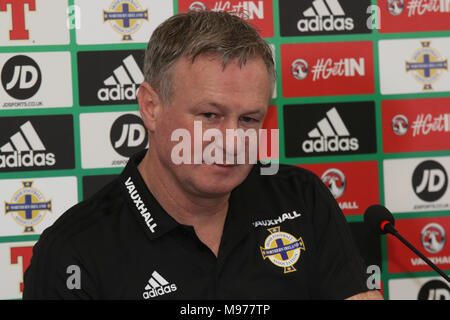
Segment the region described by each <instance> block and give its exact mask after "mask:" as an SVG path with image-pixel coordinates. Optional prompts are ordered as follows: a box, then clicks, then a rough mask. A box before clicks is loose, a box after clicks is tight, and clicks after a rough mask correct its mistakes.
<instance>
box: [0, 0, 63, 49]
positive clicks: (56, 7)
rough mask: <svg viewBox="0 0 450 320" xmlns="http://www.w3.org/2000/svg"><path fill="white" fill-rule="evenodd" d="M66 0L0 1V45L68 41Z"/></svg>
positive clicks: (47, 43)
mask: <svg viewBox="0 0 450 320" xmlns="http://www.w3.org/2000/svg"><path fill="white" fill-rule="evenodd" d="M67 20H68V1H67V0H66V1H64V0H58V1H55V0H27V1H16V0H2V1H0V26H2V27H1V29H0V46H29V45H54V44H69V43H70V33H69V31H70V30H69V27H68V26H67Z"/></svg>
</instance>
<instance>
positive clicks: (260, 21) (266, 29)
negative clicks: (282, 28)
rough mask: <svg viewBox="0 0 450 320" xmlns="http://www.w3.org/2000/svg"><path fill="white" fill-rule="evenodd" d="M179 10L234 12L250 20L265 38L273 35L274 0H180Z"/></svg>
mask: <svg viewBox="0 0 450 320" xmlns="http://www.w3.org/2000/svg"><path fill="white" fill-rule="evenodd" d="M178 10H179V12H185V11H189V10H211V11H226V12H234V13H236V14H237V15H239V16H240V17H242V18H244V19H246V20H248V21H249V22H250V23H251V24H252V25H254V26H255V27H256V29H258V30H259V34H260V35H261V37H263V38H271V37H273V4H272V0H262V1H261V0H259V1H256V0H252V1H238V0H228V1H218V0H202V1H193V0H178Z"/></svg>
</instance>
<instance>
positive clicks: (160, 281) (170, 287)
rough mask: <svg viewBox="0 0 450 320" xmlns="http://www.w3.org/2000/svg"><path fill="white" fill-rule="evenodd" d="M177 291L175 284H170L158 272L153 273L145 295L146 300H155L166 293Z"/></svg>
mask: <svg viewBox="0 0 450 320" xmlns="http://www.w3.org/2000/svg"><path fill="white" fill-rule="evenodd" d="M174 291H177V286H176V285H175V284H169V282H167V280H166V279H164V278H163V277H162V276H161V275H160V274H159V273H158V272H156V271H153V273H152V276H151V277H150V279H149V280H148V284H147V285H146V286H145V291H144V293H143V297H144V299H150V298H155V297H158V296H162V295H164V294H166V293H171V292H174Z"/></svg>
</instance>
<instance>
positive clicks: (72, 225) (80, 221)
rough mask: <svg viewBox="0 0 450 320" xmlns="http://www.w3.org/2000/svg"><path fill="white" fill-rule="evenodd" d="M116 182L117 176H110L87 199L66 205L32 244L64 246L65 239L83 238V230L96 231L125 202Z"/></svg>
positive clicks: (78, 239) (84, 236)
mask: <svg viewBox="0 0 450 320" xmlns="http://www.w3.org/2000/svg"><path fill="white" fill-rule="evenodd" d="M118 183H119V182H118V179H115V180H113V181H112V182H110V183H109V184H107V185H106V186H105V187H104V188H102V189H101V190H100V191H98V192H97V193H96V194H94V195H93V196H92V197H90V198H89V199H86V200H84V201H82V202H80V203H78V204H76V205H74V206H73V207H71V208H70V209H68V210H67V211H66V212H65V213H63V214H62V215H61V217H59V219H58V220H56V221H55V223H53V225H52V226H50V227H49V228H47V229H46V230H45V231H44V232H43V233H42V235H41V236H40V237H39V241H38V243H37V244H36V248H37V249H39V248H40V247H42V246H47V247H48V246H53V247H55V246H56V247H58V246H64V247H67V244H68V243H72V242H79V241H81V240H82V239H86V234H87V233H90V234H91V235H92V234H98V233H99V232H100V229H102V228H103V226H104V225H106V224H109V223H110V222H111V221H112V220H114V219H118V214H119V213H120V211H121V210H122V208H123V206H124V204H125V201H124V199H123V196H122V195H121V192H120V189H119V187H118ZM91 240H93V239H91Z"/></svg>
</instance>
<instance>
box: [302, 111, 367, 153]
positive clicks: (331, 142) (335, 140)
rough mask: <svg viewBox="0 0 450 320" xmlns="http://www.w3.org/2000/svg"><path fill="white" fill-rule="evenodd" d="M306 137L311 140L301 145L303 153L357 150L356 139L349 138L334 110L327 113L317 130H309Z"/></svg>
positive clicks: (345, 128)
mask: <svg viewBox="0 0 450 320" xmlns="http://www.w3.org/2000/svg"><path fill="white" fill-rule="evenodd" d="M308 137H309V138H311V139H309V140H305V141H303V143H302V148H303V151H304V152H306V153H311V152H338V151H356V150H358V149H359V142H358V139H357V138H352V137H350V133H349V131H348V129H347V127H346V126H345V124H344V122H343V121H342V118H341V116H340V115H339V113H338V112H337V110H336V108H332V109H331V110H329V111H328V112H327V116H326V117H325V118H323V119H322V120H320V121H319V122H318V123H317V128H314V129H313V130H311V131H310V132H309V133H308Z"/></svg>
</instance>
